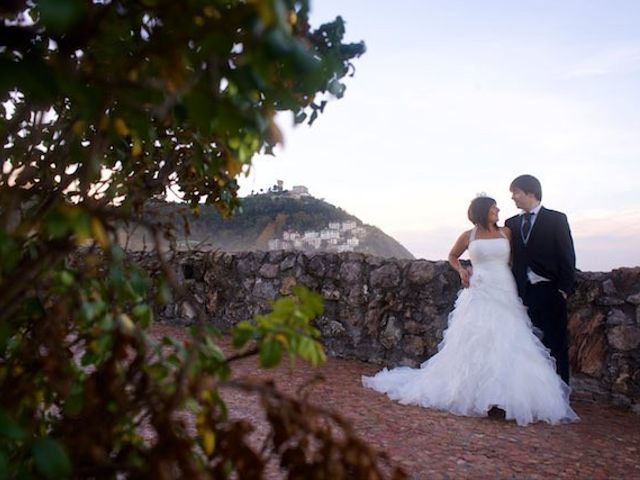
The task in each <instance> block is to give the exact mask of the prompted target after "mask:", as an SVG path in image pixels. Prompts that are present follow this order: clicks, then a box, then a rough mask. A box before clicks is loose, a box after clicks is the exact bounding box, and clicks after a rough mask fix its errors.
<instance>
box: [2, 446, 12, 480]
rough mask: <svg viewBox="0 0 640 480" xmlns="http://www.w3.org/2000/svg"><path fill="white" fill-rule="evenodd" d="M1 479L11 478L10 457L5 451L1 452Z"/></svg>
mask: <svg viewBox="0 0 640 480" xmlns="http://www.w3.org/2000/svg"><path fill="white" fill-rule="evenodd" d="M0 478H10V476H9V455H8V454H7V452H5V451H4V450H0Z"/></svg>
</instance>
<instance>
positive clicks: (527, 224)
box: [522, 212, 533, 241]
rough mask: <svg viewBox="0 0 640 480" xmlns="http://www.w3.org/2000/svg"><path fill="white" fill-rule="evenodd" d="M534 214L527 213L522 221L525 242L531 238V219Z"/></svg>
mask: <svg viewBox="0 0 640 480" xmlns="http://www.w3.org/2000/svg"><path fill="white" fill-rule="evenodd" d="M532 216H533V213H531V212H526V213H525V214H524V220H523V221H522V237H523V238H524V240H525V241H527V240H528V238H529V232H530V231H531V217H532Z"/></svg>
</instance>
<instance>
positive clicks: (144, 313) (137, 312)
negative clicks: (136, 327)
mask: <svg viewBox="0 0 640 480" xmlns="http://www.w3.org/2000/svg"><path fill="white" fill-rule="evenodd" d="M132 313H133V316H134V317H135V318H136V319H137V320H138V321H139V322H140V323H141V324H142V326H143V327H144V328H148V327H149V326H151V323H152V322H153V311H152V310H151V308H149V305H147V304H146V303H141V304H138V305H136V306H135V307H133V312H132Z"/></svg>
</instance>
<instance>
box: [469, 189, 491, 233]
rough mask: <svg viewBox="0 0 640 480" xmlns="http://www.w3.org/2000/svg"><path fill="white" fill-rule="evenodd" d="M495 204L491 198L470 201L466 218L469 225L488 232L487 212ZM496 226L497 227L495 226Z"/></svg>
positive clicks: (478, 198) (477, 198)
mask: <svg viewBox="0 0 640 480" xmlns="http://www.w3.org/2000/svg"><path fill="white" fill-rule="evenodd" d="M495 204H496V201H495V200H494V199H493V198H491V197H476V198H474V199H473V200H472V201H471V205H469V210H468V211H467V216H468V217H469V220H471V223H473V224H474V225H480V226H481V227H482V228H484V229H485V230H489V210H490V209H491V207H493V206H494V205H495ZM495 226H497V225H495Z"/></svg>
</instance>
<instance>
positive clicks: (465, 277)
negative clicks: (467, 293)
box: [458, 267, 471, 288]
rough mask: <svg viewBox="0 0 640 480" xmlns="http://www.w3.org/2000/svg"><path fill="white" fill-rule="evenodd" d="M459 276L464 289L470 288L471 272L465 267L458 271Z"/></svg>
mask: <svg viewBox="0 0 640 480" xmlns="http://www.w3.org/2000/svg"><path fill="white" fill-rule="evenodd" d="M458 275H460V282H461V283H462V287H463V288H468V287H469V277H470V276H471V275H470V272H469V270H467V269H466V268H464V267H463V268H461V269H460V270H458Z"/></svg>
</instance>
